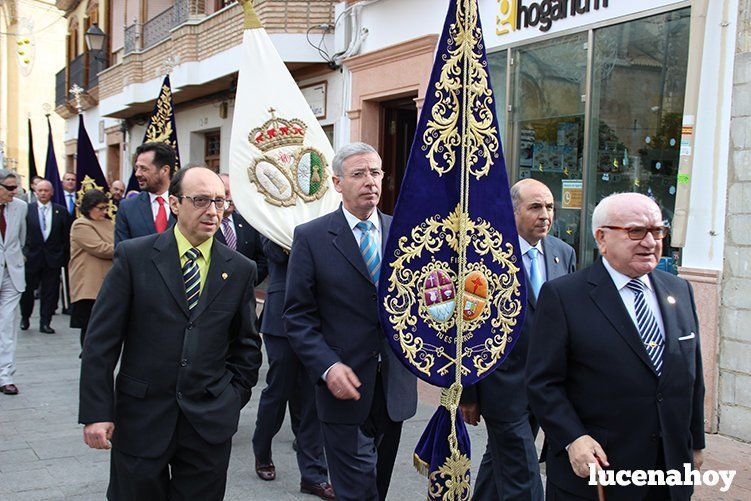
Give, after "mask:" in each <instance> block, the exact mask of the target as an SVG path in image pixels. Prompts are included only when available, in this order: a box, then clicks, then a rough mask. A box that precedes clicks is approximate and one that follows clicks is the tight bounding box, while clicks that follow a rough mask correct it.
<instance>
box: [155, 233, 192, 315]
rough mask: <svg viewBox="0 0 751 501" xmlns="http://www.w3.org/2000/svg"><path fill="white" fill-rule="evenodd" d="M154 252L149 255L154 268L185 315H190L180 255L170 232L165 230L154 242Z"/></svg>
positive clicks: (173, 236)
mask: <svg viewBox="0 0 751 501" xmlns="http://www.w3.org/2000/svg"><path fill="white" fill-rule="evenodd" d="M154 250H155V252H154V253H153V254H152V256H151V260H152V261H153V262H154V265H155V266H156V269H157V270H158V271H159V274H160V275H161V276H162V280H164V284H165V285H166V286H167V290H169V291H170V293H171V294H172V297H173V298H174V299H175V302H176V303H177V305H178V306H179V307H180V309H181V310H182V311H183V313H184V314H185V316H186V317H190V311H189V310H188V300H187V298H186V297H185V282H184V281H183V273H182V270H181V269H180V256H178V251H177V241H176V240H175V235H174V233H172V232H169V231H165V232H164V233H162V234H161V235H159V238H157V239H156V241H155V242H154Z"/></svg>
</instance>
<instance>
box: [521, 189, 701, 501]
mask: <svg viewBox="0 0 751 501" xmlns="http://www.w3.org/2000/svg"><path fill="white" fill-rule="evenodd" d="M667 232H668V230H667V228H666V227H665V226H664V223H663V220H662V215H661V213H660V208H659V207H658V206H657V204H656V203H655V202H654V201H653V200H652V199H650V198H648V197H646V196H644V195H641V194H638V193H620V194H616V195H611V196H609V197H606V198H604V199H603V200H602V201H601V202H600V203H599V204H598V205H597V207H596V208H595V210H594V213H593V214H592V233H593V234H594V237H595V240H596V241H597V246H598V249H599V251H600V255H601V258H600V259H598V260H597V261H596V262H595V264H593V265H592V266H590V267H589V268H586V269H584V270H581V271H579V272H577V273H573V274H571V275H567V276H565V277H561V278H559V279H557V280H553V281H552V282H547V283H546V284H545V285H544V286H543V287H542V290H541V292H540V298H539V300H538V302H537V311H536V314H535V315H536V320H535V325H534V327H533V329H532V336H531V339H530V344H529V357H528V359H527V372H526V381H527V388H528V396H529V403H530V405H531V407H532V411H533V412H534V414H535V416H536V417H537V418H538V419H539V421H540V424H541V425H542V428H543V430H544V431H545V437H546V440H547V451H546V457H547V461H546V462H547V468H546V473H547V489H546V495H547V498H548V499H553V500H580V499H597V490H596V487H595V486H593V485H591V484H590V482H589V477H590V469H599V468H600V467H601V466H600V465H602V467H605V468H608V469H611V470H614V471H615V472H616V474H617V472H620V471H623V470H631V471H634V470H662V471H666V470H679V471H681V472H683V471H684V465H685V464H689V465H691V464H692V463H693V465H694V467H696V468H700V467H701V463H702V452H701V450H702V449H703V448H704V378H703V375H702V361H701V349H700V344H699V321H698V319H697V316H696V305H695V303H694V296H693V292H692V291H691V286H690V285H689V284H688V283H687V282H686V281H685V280H682V279H680V278H678V277H675V276H673V275H671V274H669V273H665V272H662V271H659V270H656V269H655V267H656V266H657V263H658V261H659V259H660V256H661V255H662V241H663V238H664V237H665V236H667ZM604 489H605V496H606V497H607V499H608V501H619V500H623V501H626V500H629V501H630V500H643V499H648V500H673V501H676V500H688V499H690V497H691V494H692V491H693V486H691V485H688V486H684V485H675V486H669V487H668V486H649V485H641V486H636V485H629V486H619V485H613V486H607V487H605V488H604Z"/></svg>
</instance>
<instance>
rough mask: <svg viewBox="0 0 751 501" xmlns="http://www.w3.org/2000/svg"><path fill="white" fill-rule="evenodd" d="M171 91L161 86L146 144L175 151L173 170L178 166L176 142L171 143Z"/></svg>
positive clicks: (147, 130)
mask: <svg viewBox="0 0 751 501" xmlns="http://www.w3.org/2000/svg"><path fill="white" fill-rule="evenodd" d="M171 103H172V89H170V88H169V86H168V85H162V91H161V92H160V93H159V99H158V100H157V102H156V114H155V115H152V116H151V122H150V123H149V127H148V128H147V129H146V142H147V143H150V142H157V143H166V144H168V145H170V146H172V149H173V150H175V158H176V159H177V161H176V162H175V169H177V166H178V165H180V159H179V158H177V155H178V153H177V140H175V141H171V140H170V138H171V137H172V135H173V130H172V111H173V110H172V104H171Z"/></svg>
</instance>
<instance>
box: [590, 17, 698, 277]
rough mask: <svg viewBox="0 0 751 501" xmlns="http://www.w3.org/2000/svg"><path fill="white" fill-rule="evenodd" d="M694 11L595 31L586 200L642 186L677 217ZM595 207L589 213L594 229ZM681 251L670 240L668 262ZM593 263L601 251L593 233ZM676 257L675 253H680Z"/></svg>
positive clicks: (669, 215)
mask: <svg viewBox="0 0 751 501" xmlns="http://www.w3.org/2000/svg"><path fill="white" fill-rule="evenodd" d="M689 19H690V9H682V10H678V11H674V12H669V13H666V14H661V15H658V16H653V17H650V18H647V19H639V20H636V21H632V22H629V23H624V24H619V25H615V26H609V27H606V28H602V29H598V30H595V32H594V54H593V57H594V61H593V78H592V112H591V122H590V123H591V131H592V133H591V139H590V167H589V169H588V171H589V175H588V179H587V183H586V185H587V199H588V200H589V205H590V207H594V206H595V205H596V204H597V202H598V201H599V200H601V199H602V198H603V197H605V196H607V195H609V194H611V193H617V192H624V191H636V192H640V193H644V194H646V195H648V196H650V197H653V198H654V199H655V201H656V202H657V203H658V204H659V205H660V207H661V208H662V214H663V217H664V218H665V219H666V220H668V221H670V220H671V219H672V216H673V210H674V208H675V192H676V176H677V173H678V160H679V156H680V141H681V122H682V118H683V100H684V97H685V88H686V69H687V63H688V38H689V24H690V23H689ZM589 221H591V210H590V211H587V223H586V227H587V228H589V225H590V222H589ZM677 252H678V251H677V249H670V245H669V240H666V241H665V245H664V246H663V253H664V254H665V256H666V258H667V259H665V260H664V262H663V264H667V265H668V266H670V265H673V264H674V261H676V260H677V259H673V258H677V257H678V256H677ZM585 254H586V261H587V262H591V261H593V260H594V258H595V257H596V256H597V248H596V245H595V242H594V237H593V236H592V235H591V231H588V232H587V237H586V239H585ZM674 254H675V255H674Z"/></svg>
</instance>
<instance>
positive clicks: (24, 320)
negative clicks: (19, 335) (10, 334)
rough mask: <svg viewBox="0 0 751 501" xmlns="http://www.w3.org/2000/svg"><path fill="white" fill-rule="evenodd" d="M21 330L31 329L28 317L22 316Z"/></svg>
mask: <svg viewBox="0 0 751 501" xmlns="http://www.w3.org/2000/svg"><path fill="white" fill-rule="evenodd" d="M21 330H22V331H27V330H29V319H28V318H22V319H21Z"/></svg>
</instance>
